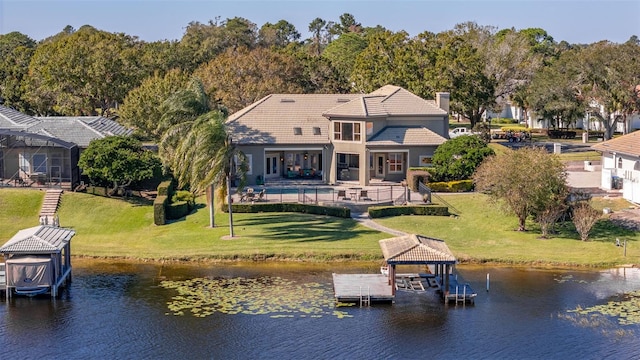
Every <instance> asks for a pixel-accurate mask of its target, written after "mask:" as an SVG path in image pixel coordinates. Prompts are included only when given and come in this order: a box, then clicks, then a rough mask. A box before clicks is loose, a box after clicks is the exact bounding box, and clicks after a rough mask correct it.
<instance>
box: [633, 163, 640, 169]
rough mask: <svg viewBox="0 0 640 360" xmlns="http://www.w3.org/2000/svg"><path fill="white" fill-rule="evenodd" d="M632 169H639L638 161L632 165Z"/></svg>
mask: <svg viewBox="0 0 640 360" xmlns="http://www.w3.org/2000/svg"><path fill="white" fill-rule="evenodd" d="M633 170H635V171H640V161H636V163H635V165H633Z"/></svg>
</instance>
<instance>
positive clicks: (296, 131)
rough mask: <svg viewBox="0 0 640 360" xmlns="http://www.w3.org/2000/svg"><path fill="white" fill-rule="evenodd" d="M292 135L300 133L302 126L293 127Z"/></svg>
mask: <svg viewBox="0 0 640 360" xmlns="http://www.w3.org/2000/svg"><path fill="white" fill-rule="evenodd" d="M293 135H302V128H301V127H294V128H293Z"/></svg>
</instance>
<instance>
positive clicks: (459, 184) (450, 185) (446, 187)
mask: <svg viewBox="0 0 640 360" xmlns="http://www.w3.org/2000/svg"><path fill="white" fill-rule="evenodd" d="M427 186H429V188H430V189H431V190H432V191H437V192H466V191H472V190H473V180H458V181H449V182H432V183H429V184H427Z"/></svg>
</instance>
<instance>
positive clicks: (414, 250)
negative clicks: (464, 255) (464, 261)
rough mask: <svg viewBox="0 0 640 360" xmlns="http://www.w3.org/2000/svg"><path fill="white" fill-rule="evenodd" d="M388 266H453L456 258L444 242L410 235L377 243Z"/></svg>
mask: <svg viewBox="0 0 640 360" xmlns="http://www.w3.org/2000/svg"><path fill="white" fill-rule="evenodd" d="M379 243H380V248H381V249H382V254H383V255H384V259H385V261H386V262H387V263H388V264H434V263H448V264H455V263H456V258H455V256H453V253H452V252H451V250H449V247H448V246H447V244H445V242H444V241H442V240H438V239H432V238H428V237H425V236H422V235H416V234H410V235H405V236H400V237H395V238H389V239H382V240H380V241H379Z"/></svg>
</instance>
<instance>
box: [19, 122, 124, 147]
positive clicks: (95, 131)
mask: <svg viewBox="0 0 640 360" xmlns="http://www.w3.org/2000/svg"><path fill="white" fill-rule="evenodd" d="M36 119H37V120H39V123H38V124H36V125H33V126H31V127H29V129H28V131H29V132H35V133H45V134H48V135H50V136H53V137H56V138H59V139H62V140H64V141H68V142H72V143H75V144H77V145H78V146H80V147H84V148H86V147H87V146H89V143H90V142H91V140H95V139H102V138H104V137H106V136H109V135H129V134H131V132H132V130H130V129H127V128H125V127H124V126H122V125H120V124H118V123H117V122H115V121H113V120H111V119H107V118H104V117H101V116H79V117H72V116H50V117H37V118H36Z"/></svg>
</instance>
